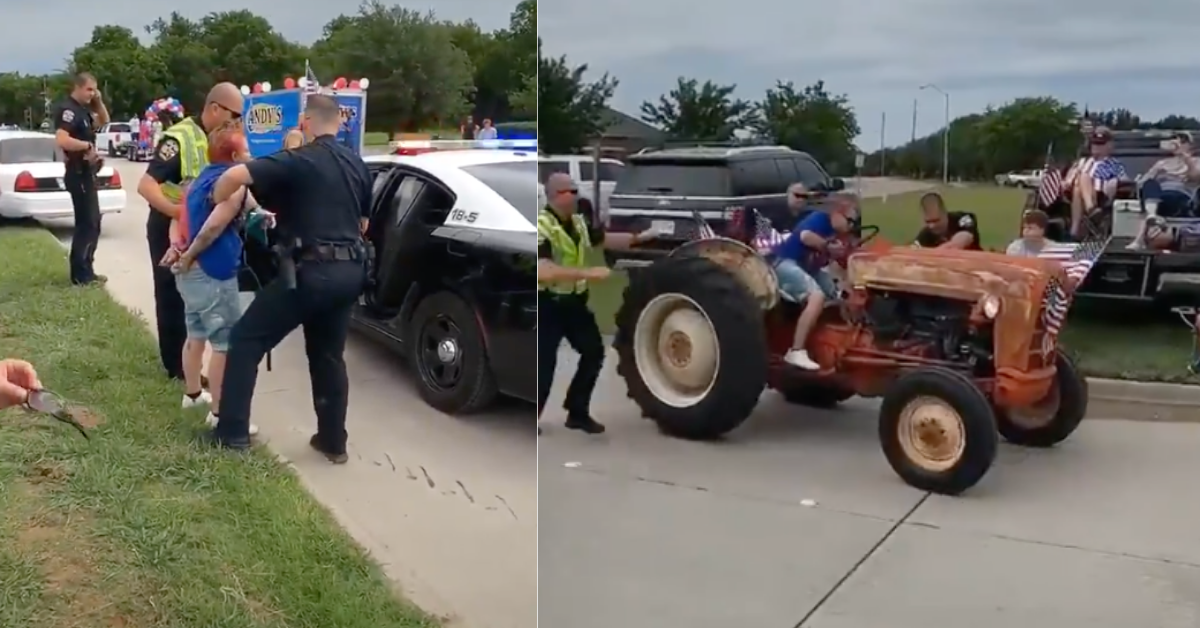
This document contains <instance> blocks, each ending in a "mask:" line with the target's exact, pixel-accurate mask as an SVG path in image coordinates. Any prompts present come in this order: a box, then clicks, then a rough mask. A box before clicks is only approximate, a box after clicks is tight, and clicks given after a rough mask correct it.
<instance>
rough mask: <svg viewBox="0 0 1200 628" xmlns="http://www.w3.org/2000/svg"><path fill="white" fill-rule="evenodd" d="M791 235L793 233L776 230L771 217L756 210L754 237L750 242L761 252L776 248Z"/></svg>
mask: <svg viewBox="0 0 1200 628" xmlns="http://www.w3.org/2000/svg"><path fill="white" fill-rule="evenodd" d="M789 235H791V234H788V233H780V232H779V231H776V230H775V226H774V225H772V224H771V220H770V219H768V218H767V217H766V216H763V215H762V214H760V213H758V212H754V237H753V238H752V239H751V241H750V244H751V246H753V247H754V248H755V249H756V250H758V251H759V252H766V251H770V250H772V249H774V248H775V247H776V246H778V245H779V244H780V243H782V242H783V241H784V240H786V239H787V237H788V236H789Z"/></svg>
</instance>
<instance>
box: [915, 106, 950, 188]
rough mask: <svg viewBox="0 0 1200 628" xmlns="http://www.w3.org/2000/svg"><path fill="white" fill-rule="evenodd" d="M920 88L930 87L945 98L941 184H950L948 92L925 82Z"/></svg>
mask: <svg viewBox="0 0 1200 628" xmlns="http://www.w3.org/2000/svg"><path fill="white" fill-rule="evenodd" d="M921 89H922V90H926V89H932V90H933V91H935V92H937V93H939V94H941V95H942V97H943V98H945V99H946V120H945V124H946V126H945V127H944V128H943V129H942V185H949V184H950V94H949V92H946V91H945V90H943V89H942V88H940V87H938V86H937V85H934V84H933V83H927V84H925V85H922V86H921Z"/></svg>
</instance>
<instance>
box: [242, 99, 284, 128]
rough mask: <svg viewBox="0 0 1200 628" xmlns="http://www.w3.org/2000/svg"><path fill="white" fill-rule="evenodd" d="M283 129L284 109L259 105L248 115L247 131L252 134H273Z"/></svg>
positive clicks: (251, 108) (276, 106)
mask: <svg viewBox="0 0 1200 628" xmlns="http://www.w3.org/2000/svg"><path fill="white" fill-rule="evenodd" d="M282 128H283V107H280V106H278V105H266V104H259V105H254V106H252V107H250V111H249V112H247V113H246V130H247V131H249V132H250V133H254V134H261V133H271V132H273V131H278V130H280V129H282Z"/></svg>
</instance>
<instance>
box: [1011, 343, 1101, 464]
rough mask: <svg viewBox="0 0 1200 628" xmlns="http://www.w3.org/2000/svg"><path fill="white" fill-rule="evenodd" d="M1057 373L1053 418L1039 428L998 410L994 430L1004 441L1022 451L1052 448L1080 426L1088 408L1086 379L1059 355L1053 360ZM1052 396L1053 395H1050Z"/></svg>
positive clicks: (1073, 364)
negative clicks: (1024, 449) (1020, 447)
mask: <svg viewBox="0 0 1200 628" xmlns="http://www.w3.org/2000/svg"><path fill="white" fill-rule="evenodd" d="M1054 362H1055V364H1054V365H1055V366H1056V367H1057V369H1058V372H1057V373H1056V374H1055V376H1054V387H1055V392H1057V394H1058V408H1057V409H1056V410H1054V415H1053V416H1051V417H1049V418H1048V419H1047V420H1045V421H1044V422H1040V423H1041V424H1040V425H1033V424H1031V423H1030V422H1028V421H1022V420H1020V419H1016V418H1014V414H1015V413H1013V412H1012V411H1011V410H1005V409H997V410H996V421H997V428H998V429H999V430H1000V435H1001V436H1003V437H1004V440H1006V441H1008V442H1010V443H1012V444H1014V445H1020V446H1022V447H1036V448H1047V447H1053V446H1055V445H1057V444H1059V443H1061V442H1063V441H1064V440H1066V439H1067V437H1069V436H1070V435H1071V434H1072V433H1074V432H1075V430H1076V429H1077V428H1078V427H1079V424H1080V423H1082V422H1083V417H1084V416H1086V415H1087V408H1088V384H1087V379H1086V378H1084V377H1083V374H1082V373H1080V372H1079V367H1077V366H1075V361H1074V360H1072V359H1071V357H1070V356H1068V355H1067V354H1065V353H1063V352H1062V351H1059V352H1058V355H1057V356H1056V357H1055V360H1054ZM1052 394H1053V393H1052Z"/></svg>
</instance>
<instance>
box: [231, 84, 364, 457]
mask: <svg viewBox="0 0 1200 628" xmlns="http://www.w3.org/2000/svg"><path fill="white" fill-rule="evenodd" d="M303 124H304V127H305V133H306V135H307V136H308V137H309V138H310V139H311V141H310V142H309V143H308V144H306V145H304V146H302V147H300V148H297V149H294V150H290V151H282V152H279V153H275V154H273V155H270V156H267V157H262V158H260V159H256V160H254V161H252V162H250V163H248V164H244V165H240V166H235V167H233V168H230V169H229V170H228V171H226V172H225V173H224V174H223V175H221V178H220V179H218V180H217V183H216V185H215V187H214V190H213V200H214V201H217V202H220V201H223V200H224V199H226V198H229V197H230V196H231V195H233V194H234V193H235V192H236V191H237V190H238V189H240V188H241V187H242V186H252V189H253V191H254V193H255V197H256V198H257V199H258V200H259V201H260V202H262V203H263V204H265V205H267V206H270V207H271V208H273V209H275V210H277V213H276V227H275V230H276V235H277V239H278V242H279V243H281V248H280V250H279V253H280V256H281V259H280V273H279V276H278V277H277V278H276V279H275V280H274V281H272V282H271V283H269V284H267V286H266V287H265V288H263V289H262V290H261V291H259V293H258V294H257V296H256V297H255V299H254V302H253V303H251V304H250V307H249V308H248V309H247V310H246V313H245V314H244V315H243V316H242V318H241V320H239V321H238V323H237V324H236V325H235V326H234V328H233V332H232V334H231V336H230V340H229V353H228V355H227V358H226V363H225V383H224V385H223V393H222V395H221V407H220V412H219V415H220V417H221V418H220V422H219V423H218V424H217V428H216V430H215V431H214V432H213V439H214V441H215V442H216V443H217V444H218V445H220V446H222V447H226V448H230V449H245V448H246V447H249V446H250V438H249V426H250V402H251V398H252V397H253V395H254V384H255V381H256V380H257V378H258V365H259V362H261V361H262V359H263V357H264V356H265V355H266V354H267V352H269V351H270V350H271V349H273V348H275V346H276V345H278V344H279V343H280V341H282V340H283V339H284V338H285V337H286V336H287V335H288V334H289V333H291V331H292V330H294V329H296V328H297V327H303V328H304V348H305V353H306V354H307V355H308V364H309V374H310V376H311V378H312V396H313V406H314V409H315V410H316V414H317V433H316V434H314V435H313V437H312V438H311V439H310V440H309V445H311V446H312V448H313V449H315V450H317V451H318V452H320V453H321V454H323V455H324V456H325V457H326V458H327V459H329V461H330V462H333V463H335V464H341V463H344V462H346V460H347V457H346V403H347V398H348V394H349V382H348V381H347V378H346V363H345V361H344V360H343V357H342V354H343V352H344V351H345V348H346V335H347V333H348V332H349V328H350V312H351V308H353V306H354V303H355V301H356V300H357V299H358V297H359V295H360V294H361V293H362V290H363V284H364V282H365V280H366V249H365V247H364V245H363V241H362V234H363V233H365V232H366V228H367V218H368V217H369V216H370V209H371V173H370V171H368V170H367V166H366V164H365V163H364V162H363V160H362V158H361V157H360V156H359V155H358V154H356V153H355V152H354V151H352V150H351V149H349V148H347V147H345V146H343V145H342V144H340V143H339V142H338V141H337V132H338V128H339V126H340V125H341V112H340V111H339V107H338V105H337V102H336V101H335V100H333V99H332V98H330V97H329V96H325V95H322V94H314V95H310V96H309V97H308V100H307V103H306V104H305V111H304V121H303ZM292 264H294V265H293V266H291V270H292V271H293V272H289V270H288V268H289V265H292ZM289 275H290V276H289Z"/></svg>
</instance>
